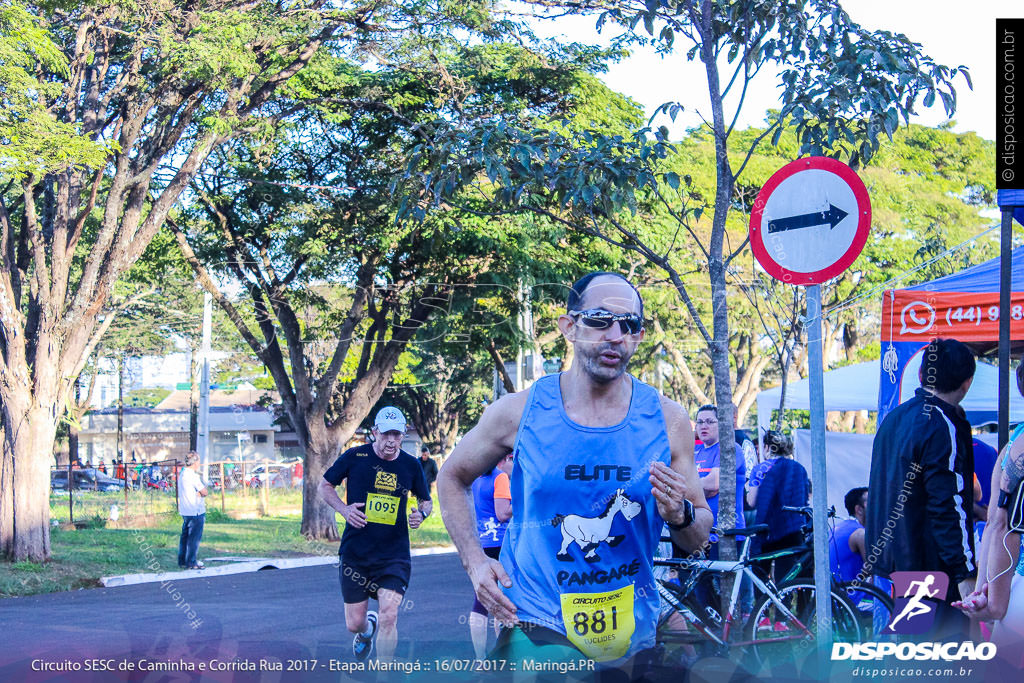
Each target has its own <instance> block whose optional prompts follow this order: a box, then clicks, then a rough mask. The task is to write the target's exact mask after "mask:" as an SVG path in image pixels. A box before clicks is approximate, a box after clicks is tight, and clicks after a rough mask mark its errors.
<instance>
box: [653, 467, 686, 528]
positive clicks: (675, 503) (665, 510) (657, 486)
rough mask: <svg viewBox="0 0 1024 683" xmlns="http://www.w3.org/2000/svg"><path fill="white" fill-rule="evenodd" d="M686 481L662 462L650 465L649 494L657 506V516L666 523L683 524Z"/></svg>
mask: <svg viewBox="0 0 1024 683" xmlns="http://www.w3.org/2000/svg"><path fill="white" fill-rule="evenodd" d="M686 491H687V488H686V479H685V478H684V477H683V475H681V474H679V472H676V471H675V470H674V469H672V468H671V467H669V466H668V465H666V464H665V463H663V462H654V463H651V492H652V493H653V494H654V502H655V503H657V505H658V514H659V515H661V518H662V519H664V520H665V521H666V522H671V523H672V524H681V523H682V522H683V501H684V500H685V499H686Z"/></svg>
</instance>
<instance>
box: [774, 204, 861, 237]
mask: <svg viewBox="0 0 1024 683" xmlns="http://www.w3.org/2000/svg"><path fill="white" fill-rule="evenodd" d="M846 216H847V213H846V212H845V211H843V210H842V209H840V208H839V207H838V206H836V205H835V204H832V203H831V202H830V203H829V205H828V211H816V212H814V213H805V214H803V215H802V216H789V217H787V218H776V219H775V220H773V221H768V234H769V235H771V234H772V233H776V232H785V231H786V230H799V229H800V228H810V227H813V226H815V225H824V224H825V223H828V224H829V226H830V229H831V228H834V227H836V226H837V225H839V222H840V221H841V220H843V219H844V218H846Z"/></svg>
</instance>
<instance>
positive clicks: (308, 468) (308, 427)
mask: <svg viewBox="0 0 1024 683" xmlns="http://www.w3.org/2000/svg"><path fill="white" fill-rule="evenodd" d="M303 417H304V420H303V423H301V424H304V425H305V429H304V430H299V429H296V430H295V433H296V435H297V436H298V437H299V440H300V441H303V432H305V434H306V435H308V436H307V437H306V439H305V443H303V444H302V446H303V449H304V451H305V454H306V457H305V467H304V468H303V470H302V527H301V533H302V535H303V536H304V537H305V538H307V539H310V540H312V539H318V540H323V541H336V540H338V521H337V518H336V513H335V511H334V508H332V507H331V506H329V505H327V503H325V502H323V500H322V499H321V498H320V491H319V488H320V482H321V481H323V478H324V472H326V471H327V468H328V467H330V466H331V465H332V464H334V460H335V459H336V458H337V457H338V456H339V455H341V450H342V448H343V447H344V446H345V444H346V443H348V440H349V439H351V438H352V435H353V434H355V431H356V427H357V426H358V423H354V424H352V426H351V428H350V429H343V430H331V429H329V428H328V427H327V426H326V423H325V421H324V414H323V413H305V414H304V415H303ZM293 424H294V423H293Z"/></svg>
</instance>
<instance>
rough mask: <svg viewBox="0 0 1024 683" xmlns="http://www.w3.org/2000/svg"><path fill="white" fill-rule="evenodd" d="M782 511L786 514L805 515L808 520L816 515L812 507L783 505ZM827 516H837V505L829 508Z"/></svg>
mask: <svg viewBox="0 0 1024 683" xmlns="http://www.w3.org/2000/svg"><path fill="white" fill-rule="evenodd" d="M782 509H783V510H785V511H786V512H799V513H800V514H802V515H805V516H806V517H807V518H808V519H811V517H812V516H813V515H814V508H812V507H811V506H810V505H802V506H799V507H795V506H792V505H783V506H782ZM827 516H828V517H829V518H831V517H835V516H836V506H835V505H830V506H829V508H828V514H827Z"/></svg>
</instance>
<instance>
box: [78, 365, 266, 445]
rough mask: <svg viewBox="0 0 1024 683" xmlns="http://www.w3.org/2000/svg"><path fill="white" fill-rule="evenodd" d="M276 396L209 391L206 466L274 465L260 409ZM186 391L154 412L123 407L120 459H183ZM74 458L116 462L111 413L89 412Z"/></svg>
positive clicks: (250, 390) (247, 389) (251, 390)
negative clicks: (268, 462)
mask: <svg viewBox="0 0 1024 683" xmlns="http://www.w3.org/2000/svg"><path fill="white" fill-rule="evenodd" d="M277 400H278V397H277V394H276V392H272V391H264V390H260V389H256V388H255V387H253V386H252V385H242V386H241V387H239V388H238V389H236V390H233V391H227V390H214V391H211V392H210V461H211V462H218V461H222V460H234V461H242V460H245V461H262V460H277V459H279V456H280V454H279V453H277V452H276V451H275V442H274V435H275V433H276V432H277V431H279V429H280V428H279V427H278V426H277V425H275V424H274V412H273V411H272V410H271V409H270V408H269V407H266V406H265V405H260V404H261V403H262V404H266V403H271V402H276V401H277ZM189 408H190V404H189V392H188V391H184V390H179V391H174V392H172V393H171V395H170V396H168V397H167V398H166V399H164V400H163V401H161V402H160V403H159V404H157V406H156V407H154V408H124V412H123V431H124V458H125V460H126V461H128V462H130V461H131V460H132V458H133V457H134V458H135V460H136V461H137V462H156V461H160V460H168V459H172V458H177V459H183V458H184V456H185V453H187V452H188V446H189V417H190V410H189ZM79 453H80V457H81V458H82V461H83V462H84V463H86V464H87V465H99V464H100V463H105V464H108V465H109V464H110V463H112V462H114V460H115V459H116V458H117V408H116V407H107V408H103V409H102V410H94V411H91V412H89V413H87V414H86V415H85V417H84V418H83V419H82V429H81V431H80V432H79Z"/></svg>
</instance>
